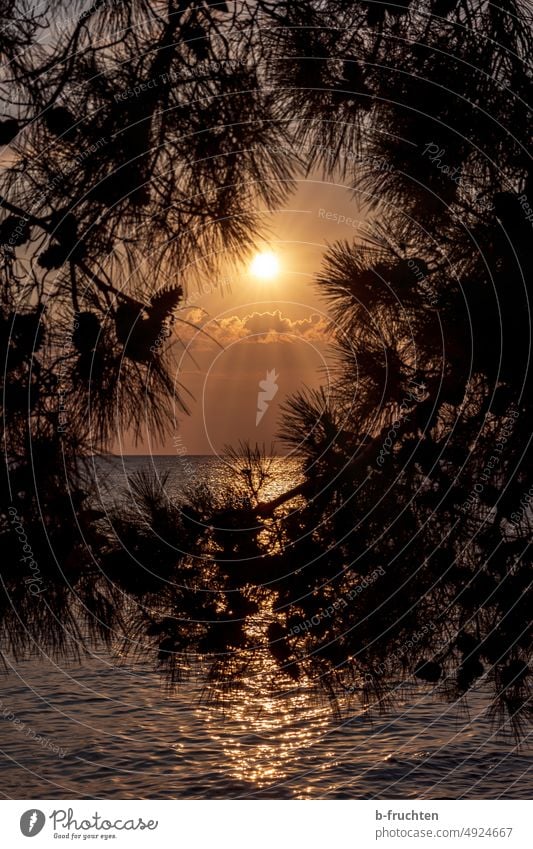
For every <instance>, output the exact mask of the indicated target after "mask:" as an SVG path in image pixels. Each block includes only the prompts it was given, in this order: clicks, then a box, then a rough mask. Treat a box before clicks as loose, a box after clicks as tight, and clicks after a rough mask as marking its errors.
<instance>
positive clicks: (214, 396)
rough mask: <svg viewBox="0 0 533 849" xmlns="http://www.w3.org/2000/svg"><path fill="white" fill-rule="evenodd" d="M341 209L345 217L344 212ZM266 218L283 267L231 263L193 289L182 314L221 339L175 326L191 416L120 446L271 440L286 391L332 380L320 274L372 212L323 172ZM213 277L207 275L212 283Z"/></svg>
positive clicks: (146, 450)
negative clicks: (271, 388)
mask: <svg viewBox="0 0 533 849" xmlns="http://www.w3.org/2000/svg"><path fill="white" fill-rule="evenodd" d="M335 216H337V218H335ZM342 216H344V217H345V218H346V221H342V220H341V221H339V220H338V218H340V217H342ZM266 220H267V222H270V230H271V233H272V237H271V238H269V239H266V240H265V242H264V243H260V244H258V251H260V250H271V251H273V252H274V253H275V254H276V256H277V257H278V258H279V262H280V272H279V275H278V276H277V277H276V278H275V279H273V280H269V281H264V280H258V279H257V278H256V277H254V276H253V275H251V274H250V272H249V268H248V264H247V265H245V266H243V267H242V268H241V269H240V270H239V271H238V272H231V273H229V272H228V273H224V270H222V272H221V275H220V280H219V281H216V282H217V283H219V284H220V285H219V286H218V289H215V290H214V291H211V292H208V293H207V294H201V293H199V292H198V291H196V290H195V288H194V287H192V288H191V290H190V292H189V298H190V305H189V307H188V310H187V312H186V313H181V315H184V316H185V317H186V318H187V319H188V320H191V321H194V323H195V324H196V323H197V324H200V325H202V326H203V327H204V329H205V331H206V334H207V333H208V334H209V335H210V336H212V337H213V338H214V339H216V340H217V342H218V343H219V344H216V343H215V342H214V341H211V340H210V339H209V338H208V336H207V335H206V334H203V333H201V332H194V331H192V330H190V329H188V328H186V327H184V325H182V324H177V325H176V336H177V337H179V339H180V340H181V341H180V342H179V343H177V344H176V345H175V355H176V372H175V379H176V381H177V382H179V383H181V384H182V385H183V386H184V387H186V389H187V390H188V392H190V393H192V396H193V397H192V398H189V399H188V404H189V407H190V410H191V415H190V416H184V415H183V414H179V415H178V414H177V417H176V426H175V428H173V429H171V431H170V432H169V433H168V434H167V437H166V439H165V440H164V442H163V443H162V444H161V443H160V442H156V441H155V439H154V436H153V435H151V434H146V435H145V438H144V440H143V442H142V443H139V444H138V445H137V446H135V445H134V443H133V440H132V439H131V438H130V436H128V435H126V436H125V438H124V440H123V441H120V440H118V441H117V443H116V444H115V445H114V446H113V450H114V451H115V452H116V453H126V454H173V453H176V451H179V452H181V453H187V454H213V453H218V452H220V451H222V450H223V448H224V445H225V444H233V445H235V444H236V443H237V442H238V441H239V440H241V439H247V440H249V441H251V442H252V443H255V442H259V443H263V442H264V443H265V444H266V445H267V446H270V444H271V443H272V442H273V441H274V440H275V435H276V431H277V428H278V424H279V415H280V405H281V404H282V403H283V402H284V401H285V400H286V398H287V397H288V396H289V395H290V394H292V393H293V392H294V391H296V390H298V389H301V388H303V386H312V387H317V386H319V385H320V384H321V383H327V380H328V374H327V371H328V361H329V363H330V362H331V356H330V354H331V351H330V350H329V346H328V337H329V332H330V329H331V324H330V321H329V318H328V315H327V310H326V305H325V304H324V302H322V301H321V299H320V297H319V295H318V292H317V288H316V286H315V285H314V276H315V275H316V273H317V272H318V271H319V270H320V265H321V260H322V256H323V254H324V251H325V249H326V247H327V245H328V244H331V243H333V242H335V241H336V240H339V239H347V240H349V241H351V240H354V239H356V238H357V233H358V228H359V227H360V226H362V223H363V211H362V210H361V208H360V207H359V205H358V204H357V201H356V200H354V198H353V196H352V192H351V190H350V189H349V188H348V187H347V186H346V185H345V184H342V183H338V184H334V183H325V182H323V181H322V180H321V179H320V177H318V176H314V177H312V178H310V179H307V180H302V181H301V182H300V183H299V186H298V189H297V191H296V192H295V194H294V195H293V196H292V197H291V198H289V201H288V203H287V206H286V208H284V209H280V210H278V211H276V212H275V213H273V214H269V215H268V217H267V218H266ZM228 268H229V263H228ZM212 282H213V281H212V280H206V281H205V282H204V286H203V288H204V289H206V290H208V289H209V288H210V287H211V285H212ZM203 311H206V313H207V314H206V313H204V312H203ZM272 370H275V373H276V376H277V387H278V388H277V391H276V393H275V397H273V399H272V400H271V401H269V402H268V405H267V409H266V412H264V415H263V416H262V418H261V421H260V423H259V424H258V425H256V413H257V403H258V393H259V391H260V387H259V382H260V381H262V380H264V379H265V378H266V375H267V372H269V371H270V372H271V371H272ZM277 447H278V450H282V446H281V445H280V444H279V443H278V446H277Z"/></svg>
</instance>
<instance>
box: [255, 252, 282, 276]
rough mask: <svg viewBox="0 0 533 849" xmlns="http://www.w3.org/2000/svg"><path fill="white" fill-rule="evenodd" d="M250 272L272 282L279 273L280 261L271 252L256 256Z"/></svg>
mask: <svg viewBox="0 0 533 849" xmlns="http://www.w3.org/2000/svg"><path fill="white" fill-rule="evenodd" d="M250 272H251V274H253V276H254V277H259V278H260V279H261V280H272V279H273V278H274V277H276V276H277V274H278V272H279V259H278V258H277V256H276V254H273V253H272V252H271V251H265V252H264V253H260V254H256V255H255V256H254V258H253V260H252V262H251V265H250Z"/></svg>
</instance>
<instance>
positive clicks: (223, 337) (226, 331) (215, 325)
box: [178, 310, 331, 347]
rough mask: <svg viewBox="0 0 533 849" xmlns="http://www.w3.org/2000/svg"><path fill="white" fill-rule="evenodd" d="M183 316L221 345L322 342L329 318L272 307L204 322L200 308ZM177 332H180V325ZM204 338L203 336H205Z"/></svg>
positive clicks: (327, 329)
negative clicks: (286, 312)
mask: <svg viewBox="0 0 533 849" xmlns="http://www.w3.org/2000/svg"><path fill="white" fill-rule="evenodd" d="M186 318H187V321H190V322H192V323H194V324H198V326H200V325H202V324H203V326H204V327H205V329H206V330H207V331H208V333H209V334H210V336H212V337H214V338H215V339H216V340H217V341H218V342H219V343H220V344H221V345H223V346H224V347H226V346H228V345H231V344H232V343H234V342H237V341H239V340H242V341H244V342H255V343H260V344H272V343H277V342H288V343H290V342H297V341H299V340H304V341H306V342H322V343H324V342H327V341H328V337H329V334H330V330H331V326H330V322H328V320H327V319H326V318H325V317H324V316H321V315H319V314H318V313H312V314H311V315H309V316H307V317H306V318H300V319H292V318H289V317H288V316H286V315H283V313H282V312H281V311H280V310H273V311H272V312H253V313H250V314H249V315H245V316H239V315H230V316H225V317H224V318H221V319H218V320H212V321H208V322H205V314H202V313H201V312H200V311H199V310H191V311H190V312H189V313H188V314H187V316H186ZM178 332H179V333H180V335H181V329H179V330H178ZM199 338H200V337H198V340H199ZM203 338H204V340H205V339H206V337H205V336H204V337H203Z"/></svg>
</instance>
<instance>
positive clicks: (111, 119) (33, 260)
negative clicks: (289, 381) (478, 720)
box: [0, 0, 533, 727]
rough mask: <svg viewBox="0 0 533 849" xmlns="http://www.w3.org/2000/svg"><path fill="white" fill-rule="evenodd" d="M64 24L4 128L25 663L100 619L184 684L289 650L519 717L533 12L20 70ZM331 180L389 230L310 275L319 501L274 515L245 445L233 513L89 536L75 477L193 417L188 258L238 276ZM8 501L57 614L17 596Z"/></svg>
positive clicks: (305, 492) (388, 21) (228, 509)
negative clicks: (273, 217) (319, 358)
mask: <svg viewBox="0 0 533 849" xmlns="http://www.w3.org/2000/svg"><path fill="white" fill-rule="evenodd" d="M64 11H65V10H64V8H63V7H62V6H61V5H60V4H57V8H56V15H57V16H58V21H60V20H61V15H62V14H64ZM43 25H44V24H43V22H42V21H41V20H40V19H39V18H37V17H36V18H34V19H30V20H23V21H22V20H21V21H19V22H17V23H16V24H13V25H10V26H9V27H8V28H7V29H6V31H5V33H4V35H3V36H2V41H1V43H0V47H1V49H2V53H3V56H4V59H5V67H4V73H3V79H2V92H3V93H4V98H3V99H4V103H5V104H7V102H8V98H7V92H8V91H10V90H12V89H13V87H14V86H16V89H17V91H18V92H19V94H18V96H17V100H16V105H15V106H13V107H10V108H9V109H8V107H7V105H6V106H4V110H5V111H4V113H3V115H2V117H1V121H0V141H1V142H2V143H3V144H5V145H9V150H10V152H11V153H10V157H11V158H10V159H9V160H8V164H7V165H6V167H5V169H4V171H3V174H2V188H1V202H2V220H1V221H0V236H1V239H2V242H3V250H2V317H1V318H2V324H1V326H2V341H3V352H4V363H5V368H4V381H5V385H4V393H3V407H4V423H5V442H4V444H5V449H4V450H5V460H6V475H5V485H4V497H3V501H4V505H5V507H4V508H3V516H4V520H3V522H4V523H3V530H2V539H3V542H4V545H5V546H6V547H7V551H8V553H9V557H8V560H7V566H6V569H5V573H4V576H3V587H4V591H5V592H4V596H3V599H4V600H3V610H2V622H3V627H4V632H5V637H6V641H7V643H8V644H9V645H10V646H11V648H14V649H16V650H18V651H19V652H22V651H24V650H27V649H28V648H29V647H31V645H32V643H33V644H34V645H35V644H42V643H43V642H44V641H45V640H46V641H47V642H49V643H50V644H51V645H52V647H55V648H56V649H60V648H61V646H62V645H63V644H64V639H65V634H69V635H72V634H76V635H77V636H78V637H79V638H80V640H81V638H82V637H83V636H85V637H87V636H91V634H90V632H89V634H84V633H82V632H84V631H85V630H86V629H87V627H88V628H89V629H90V628H92V629H93V630H94V628H95V625H94V623H95V622H97V623H98V628H97V631H98V636H103V637H104V638H107V639H108V640H109V641H110V642H112V641H113V640H115V639H116V638H117V637H118V636H119V635H120V637H121V638H122V639H123V640H124V641H125V643H126V644H127V646H128V647H129V649H130V650H131V651H132V652H135V651H146V648H147V646H149V647H150V648H152V649H153V651H154V653H155V654H156V656H157V658H158V661H159V662H160V664H161V665H162V667H163V668H165V669H166V670H168V671H169V672H170V674H171V677H172V678H173V679H174V680H177V679H179V678H180V676H182V675H184V674H186V673H187V671H188V670H189V669H190V668H191V665H192V664H193V663H194V662H199V663H203V664H205V665H206V666H207V667H208V668H209V669H210V673H209V674H210V675H211V677H212V679H213V680H214V681H217V682H220V681H222V682H223V683H224V684H228V685H229V684H231V683H232V682H238V681H239V680H241V679H242V678H243V677H244V676H246V675H248V674H251V673H252V671H253V670H255V669H256V665H257V663H258V659H261V658H262V659H263V660H264V659H265V658H266V659H268V661H269V662H271V663H273V664H275V665H276V666H277V668H278V669H279V680H280V686H281V685H282V684H283V685H284V686H287V687H289V686H290V687H296V686H298V685H299V684H300V683H301V682H303V681H304V680H305V681H308V680H311V681H314V682H316V684H317V686H318V687H321V688H322V689H323V690H324V691H325V692H327V693H328V694H329V695H330V697H331V698H332V699H335V698H336V697H338V696H339V695H340V694H350V693H358V694H360V695H361V697H362V698H363V699H364V700H366V701H368V700H369V699H371V700H377V701H378V702H379V703H383V700H384V699H385V696H386V694H387V692H388V691H390V690H393V688H394V687H395V685H396V682H397V681H398V680H405V679H408V678H409V677H410V676H414V677H415V678H416V679H418V680H420V681H424V682H426V683H427V684H428V685H433V686H435V687H436V688H437V689H438V690H439V691H441V692H442V693H444V694H447V695H451V696H453V697H457V695H460V694H462V693H465V692H467V691H469V690H470V689H471V688H473V687H475V686H476V685H477V684H478V682H479V681H480V680H481V679H482V680H483V682H484V686H486V685H487V684H489V685H490V686H491V687H492V689H493V692H494V696H495V701H494V703H495V705H497V706H498V707H503V708H505V710H506V711H507V714H508V715H509V717H510V718H511V720H512V721H513V722H514V723H515V725H516V726H517V727H520V724H521V723H522V722H524V721H525V720H526V718H527V716H528V713H529V710H530V695H531V692H530V687H531V683H530V670H529V664H530V662H531V613H530V610H531V602H532V592H531V550H530V541H531V513H530V511H528V509H524V507H523V503H524V501H523V499H524V494H525V493H527V492H528V491H529V490H530V489H531V486H532V485H533V468H532V465H531V462H530V450H531V449H530V440H531V424H530V423H531V416H532V412H533V411H532V393H531V375H530V368H529V358H530V350H531V335H530V328H531V315H530V290H529V281H530V279H531V274H532V272H533V253H532V248H531V246H532V244H533V240H532V238H531V226H532V222H531V218H530V217H528V212H527V210H528V209H530V208H531V207H532V206H533V202H532V201H533V193H532V191H531V186H532V170H531V169H532V165H531V156H530V152H529V151H528V145H529V143H530V140H531V136H532V120H531V106H530V104H531V90H532V80H531V74H530V71H529V69H528V66H527V60H528V57H529V56H530V55H531V47H532V38H531V18H530V10H529V9H528V6H527V4H526V3H521V2H506V3H503V2H502V3H501V4H496V3H492V2H484V0H483V2H472V1H471V0H459V2H448V0H444V2H443V0H431V2H425V3H419V4H414V3H410V2H396V3H382V2H356V3H354V2H349V3H348V2H345V0H327V2H325V3H323V4H314V3H309V2H306V0H302V2H292V0H291V2H287V3H284V2H274V0H273V2H269V0H258V2H250V3H244V4H242V5H241V6H239V10H238V11H237V9H236V8H234V7H233V6H232V5H231V4H227V5H226V4H225V3H215V4H211V3H203V4H200V5H193V4H190V3H188V2H184V3H179V4H178V3H176V4H173V3H172V2H170V3H169V4H168V5H167V4H159V3H153V4H151V3H149V2H144V1H143V2H127V3H126V2H125V3H120V4H118V3H114V4H111V5H109V6H108V5H106V4H100V5H97V4H95V5H94V6H93V7H92V10H91V11H90V12H89V13H88V15H86V16H84V17H81V16H80V17H79V18H78V19H77V20H74V21H71V24H70V25H69V26H68V27H66V28H61V27H60V28H59V31H58V33H57V37H56V38H55V39H54V40H53V44H52V46H47V47H38V46H36V45H33V49H32V51H31V54H30V53H27V52H25V49H24V48H25V47H26V45H28V44H30V43H33V40H34V38H35V36H36V33H37V32H39V30H40V28H42V26H43ZM316 168H321V169H322V170H323V171H324V172H325V173H326V174H332V173H335V174H338V175H340V176H341V177H342V178H343V179H344V180H346V181H347V182H349V184H350V185H351V186H353V191H354V195H355V196H356V197H357V198H358V199H359V201H360V202H361V204H362V205H364V207H365V208H366V209H367V210H368V221H369V223H368V231H367V233H366V238H365V240H364V243H363V244H361V243H360V242H358V243H357V244H351V243H348V242H340V243H338V244H335V245H333V246H331V247H330V249H329V251H328V253H327V255H326V257H325V259H324V264H323V267H322V270H321V271H320V274H319V276H318V278H317V286H318V287H319V290H320V291H321V292H322V294H323V295H324V297H325V298H326V299H327V301H328V303H329V306H330V310H331V313H332V316H333V317H334V319H335V320H336V326H337V335H336V339H335V344H336V352H337V368H336V372H335V379H334V382H333V384H332V385H331V386H330V387H328V391H326V389H324V390H323V391H319V392H311V391H302V392H301V393H300V394H299V395H298V396H297V397H294V398H293V399H292V400H291V401H290V402H289V403H288V405H287V407H286V410H285V415H284V419H283V422H282V426H281V434H280V435H281V438H282V439H283V440H284V441H285V443H286V444H287V445H288V446H290V447H291V448H292V449H293V450H294V451H295V452H297V455H298V456H299V457H300V458H301V481H300V482H299V483H298V484H297V485H295V487H294V489H293V490H291V491H290V492H289V493H287V494H285V495H284V496H281V497H279V498H276V499H275V500H271V501H270V502H269V501H265V499H264V498H263V494H262V493H263V487H264V484H265V482H266V481H267V479H268V476H269V474H270V471H269V468H268V460H267V457H266V455H265V454H264V453H262V452H261V451H260V450H259V449H255V450H254V449H252V448H248V447H246V446H241V448H240V450H236V451H233V452H231V451H230V452H229V454H228V462H229V463H230V464H232V466H233V468H234V471H235V476H234V477H235V484H234V487H233V488H232V490H231V491H228V492H225V493H220V492H217V493H213V492H210V491H209V490H207V489H199V490H198V491H196V492H191V493H190V496H189V497H188V498H187V499H183V500H182V501H181V502H179V503H178V502H175V503H170V502H169V500H168V498H167V496H166V494H165V486H164V483H165V482H164V481H156V480H150V479H149V478H146V477H145V478H142V477H139V478H137V479H135V480H134V481H132V486H133V491H134V494H135V501H136V504H135V506H134V507H132V508H131V509H130V510H129V511H125V509H124V507H118V508H117V509H116V511H115V513H114V514H112V515H110V516H107V517H103V516H101V515H99V514H97V513H95V511H94V510H93V509H91V506H90V501H89V496H90V492H89V489H88V486H89V485H88V480H89V478H90V476H88V475H87V474H84V471H83V467H82V464H81V462H80V459H79V458H80V455H83V454H85V455H86V454H87V453H88V452H91V451H99V450H102V449H103V448H105V446H106V444H107V442H108V440H109V438H110V437H111V436H112V434H113V433H114V432H115V431H116V430H121V429H124V428H132V429H134V430H136V431H137V432H139V433H140V431H141V428H142V425H143V422H145V421H146V422H148V426H149V427H150V428H151V429H152V430H155V431H159V432H160V433H162V432H164V429H165V427H166V425H167V424H168V422H169V421H170V420H171V417H172V413H173V404H177V406H178V407H179V408H181V410H182V411H186V408H187V404H186V399H185V398H184V397H183V395H180V396H178V397H176V395H175V391H174V387H173V383H172V380H171V378H170V368H171V363H172V358H171V351H170V350H169V347H168V345H166V344H160V342H159V340H160V339H161V338H162V333H163V331H164V330H165V328H166V327H167V326H168V325H169V324H170V323H171V322H173V321H175V320H177V321H178V322H179V315H180V305H181V304H182V302H183V298H184V292H185V290H186V286H187V285H194V273H195V269H197V268H198V266H199V265H200V264H202V267H205V264H206V263H207V267H208V269H209V270H210V271H211V272H214V270H215V269H216V266H217V259H218V257H219V256H220V255H222V254H224V255H226V254H227V255H230V256H231V255H235V256H242V255H243V252H245V251H246V250H247V248H248V247H250V246H251V245H252V244H253V243H254V239H255V238H256V237H257V235H258V233H259V232H260V228H261V213H262V211H263V210H264V209H271V208H274V207H275V206H276V205H278V204H280V203H281V202H283V200H284V199H285V198H286V197H287V195H288V193H289V192H290V190H291V187H292V180H293V178H294V177H295V176H296V175H297V174H303V173H305V172H306V171H307V172H309V171H310V170H311V169H316ZM191 281H192V282H191ZM178 327H179V324H178ZM163 335H164V334H163ZM66 482H67V483H66ZM10 504H14V505H15V506H16V509H17V511H18V514H17V515H19V516H20V517H21V518H22V520H23V522H24V527H25V528H26V532H27V536H28V539H31V545H32V547H33V550H34V552H35V559H36V561H37V562H39V564H40V568H41V570H42V573H43V578H44V579H45V581H46V584H47V586H48V587H49V588H50V589H49V592H48V593H47V594H46V596H45V597H43V598H40V597H39V595H36V596H31V594H28V593H27V592H26V591H25V589H24V585H23V583H22V580H21V570H20V560H19V550H18V546H19V542H18V540H17V539H16V537H15V536H14V534H13V529H12V527H11V525H12V524H13V523H12V519H11V518H10V514H9V512H8V507H9V505H10ZM125 599H127V600H128V601H127V602H126V601H125ZM43 602H44V603H43ZM43 611H44V613H43ZM67 617H68V618H67ZM84 623H86V625H85V624H84ZM93 636H96V635H94V634H93Z"/></svg>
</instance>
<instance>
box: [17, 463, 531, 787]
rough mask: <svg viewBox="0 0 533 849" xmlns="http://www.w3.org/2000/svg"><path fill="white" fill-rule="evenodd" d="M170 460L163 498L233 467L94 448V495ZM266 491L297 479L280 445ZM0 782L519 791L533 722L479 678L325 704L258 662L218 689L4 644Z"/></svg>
mask: <svg viewBox="0 0 533 849" xmlns="http://www.w3.org/2000/svg"><path fill="white" fill-rule="evenodd" d="M143 468H144V469H147V468H151V469H152V470H153V471H155V472H156V473H157V474H158V475H159V476H161V479H163V477H164V475H165V473H168V479H167V480H166V486H167V489H168V492H169V497H174V496H176V495H179V493H181V492H184V491H186V490H187V488H189V487H190V486H191V485H195V484H197V483H199V482H205V483H207V484H210V485H212V486H213V487H217V486H220V485H226V484H228V483H229V482H231V480H232V479H234V475H235V469H234V468H233V469H232V468H231V466H228V464H227V463H226V462H224V461H223V460H221V459H220V458H216V457H186V458H185V457H179V458H176V457H126V458H124V457H121V458H105V459H102V458H100V459H98V460H97V461H95V470H96V471H97V473H98V474H97V477H98V483H99V498H100V501H101V504H103V505H110V504H112V503H113V502H116V501H117V500H121V499H123V498H127V497H129V495H128V493H129V490H128V480H129V478H130V476H131V475H132V474H133V473H134V472H136V471H139V470H140V469H143ZM273 468H274V470H275V471H276V470H277V473H276V474H275V475H274V477H273V479H272V480H271V481H270V482H269V484H268V486H269V492H268V496H269V497H272V496H274V495H276V494H279V492H281V491H283V490H284V489H287V488H289V487H290V486H291V485H292V484H293V483H294V480H295V479H296V477H295V476H296V475H297V466H296V464H295V463H294V461H293V460H290V459H289V460H287V459H285V458H277V459H276V461H275V462H274V463H273ZM6 660H7V663H8V670H7V671H6V672H5V673H4V674H2V675H1V677H0V752H1V756H0V757H1V759H0V795H1V796H2V797H3V798H14V799H36V798H44V799H54V798H57V799H65V798H67V799H113V798H117V799H463V798H464V799H498V798H507V799H527V798H531V795H532V794H533V749H532V747H531V737H530V734H528V733H527V730H526V732H525V733H524V735H523V736H522V738H521V740H520V741H518V740H517V739H516V737H515V736H514V735H513V734H512V733H511V732H510V730H509V729H508V728H507V727H506V726H505V725H502V719H501V717H498V716H497V715H496V714H495V713H494V711H493V706H492V705H491V702H490V699H489V696H488V693H486V692H484V691H483V688H482V687H481V688H480V690H479V691H477V692H476V693H475V694H474V695H472V696H471V697H470V698H469V699H468V701H465V700H461V701H460V702H454V701H450V699H449V698H447V697H446V695H445V694H444V693H443V692H442V688H440V689H439V691H438V692H435V691H433V690H432V689H431V688H430V687H428V686H426V685H421V684H418V683H415V682H407V683H403V684H402V685H401V686H398V690H397V691H396V693H395V694H394V698H393V699H391V702H390V704H389V705H387V706H386V707H385V708H383V709H382V710H378V709H377V708H375V707H374V708H369V707H368V706H365V705H363V704H361V703H360V702H359V701H358V700H354V701H353V702H351V703H350V704H349V705H345V706H341V707H340V709H339V710H334V709H333V707H332V705H331V704H330V703H329V702H328V701H327V700H325V699H324V698H323V697H320V696H319V695H318V694H317V693H316V691H315V690H313V689H311V688H310V687H309V688H306V687H301V688H298V689H294V687H287V688H286V689H284V690H279V688H277V689H276V688H275V687H274V686H273V685H272V682H271V680H270V677H269V671H268V669H267V670H265V674H264V675H254V676H250V678H249V679H248V680H246V681H245V682H243V683H242V685H241V686H240V687H238V688H236V689H233V690H231V691H230V692H228V693H226V694H225V695H224V698H223V699H217V700H214V699H213V698H212V697H211V693H210V689H209V687H208V686H207V683H206V681H204V680H202V679H201V677H198V676H196V677H195V679H194V680H192V681H184V682H181V683H178V684H176V686H174V687H172V688H170V687H169V685H168V681H167V680H166V679H164V678H162V677H161V675H160V673H159V672H158V671H157V669H155V668H154V664H153V662H151V659H149V658H146V659H143V658H140V659H137V660H135V662H133V661H131V660H128V659H127V658H124V657H123V656H122V655H121V652H120V650H119V648H118V647H117V649H116V650H113V649H104V648H101V649H99V650H93V651H90V652H89V654H88V655H87V656H85V657H83V659H82V660H79V659H76V658H75V657H72V659H69V658H62V659H61V661H58V659H57V658H54V657H53V656H52V655H50V654H48V653H47V652H46V650H45V649H43V650H42V654H41V657H40V658H39V659H33V658H32V659H25V660H20V659H19V660H17V661H15V660H14V659H13V658H9V657H7V658H6Z"/></svg>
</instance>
